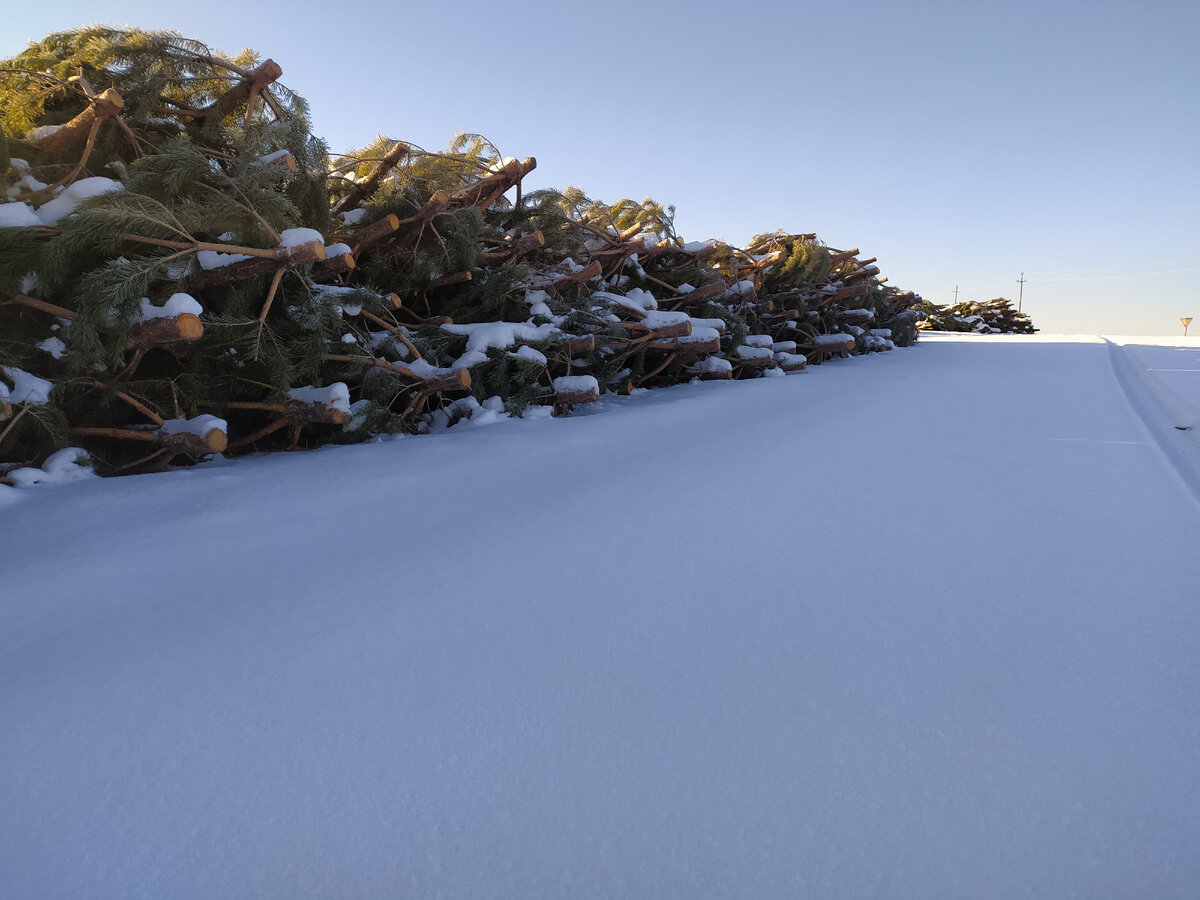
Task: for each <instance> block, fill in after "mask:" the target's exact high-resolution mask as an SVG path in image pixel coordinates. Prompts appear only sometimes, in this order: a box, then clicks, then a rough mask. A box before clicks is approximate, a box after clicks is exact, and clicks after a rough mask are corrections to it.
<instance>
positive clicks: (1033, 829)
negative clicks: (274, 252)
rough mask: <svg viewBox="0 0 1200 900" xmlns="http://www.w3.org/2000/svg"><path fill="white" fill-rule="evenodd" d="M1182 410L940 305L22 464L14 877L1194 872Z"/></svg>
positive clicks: (244, 880) (2, 795) (217, 884)
mask: <svg viewBox="0 0 1200 900" xmlns="http://www.w3.org/2000/svg"><path fill="white" fill-rule="evenodd" d="M1143 416H1144V418H1143ZM1189 416H1190V417H1191V418H1190V420H1189V419H1188V417H1189ZM494 419H495V417H486V418H484V419H481V421H488V420H490V421H494ZM1198 422H1200V341H1197V340H1194V339H1189V340H1187V341H1173V342H1170V343H1164V344H1160V345H1155V344H1154V343H1153V342H1150V341H1147V340H1145V339H1130V340H1128V341H1121V340H1116V341H1114V342H1112V343H1108V342H1105V341H1103V340H1101V339H1098V338H1078V337H1072V338H1063V337H1054V336H1042V335H1039V336H1036V337H1032V338H1012V337H1003V338H980V337H975V336H937V335H933V336H927V337H926V338H924V339H923V340H922V342H921V344H920V345H919V346H917V347H915V348H912V349H910V350H902V351H897V352H894V353H886V354H878V355H873V356H870V357H865V358H858V359H852V360H839V361H834V362H832V363H830V364H828V365H825V366H821V367H819V368H817V369H814V370H812V371H810V372H807V373H805V374H802V375H791V376H788V377H786V378H771V379H761V380H757V381H749V382H735V383H721V382H713V383H706V384H702V385H692V386H682V387H679V388H673V389H668V390H663V391H655V392H650V393H645V394H639V395H635V396H633V397H630V398H614V399H606V400H604V401H602V402H601V403H600V404H596V405H594V406H593V407H592V408H589V409H586V410H584V411H583V412H582V413H581V414H579V415H576V416H573V417H570V418H566V419H553V420H551V419H539V420H533V421H508V420H501V421H497V422H495V424H492V425H491V426H490V427H479V426H475V425H471V424H463V425H459V426H456V427H455V428H453V429H452V430H451V431H450V432H449V433H446V434H442V435H434V436H429V437H423V438H405V439H401V440H398V441H393V442H387V443H380V444H374V445H367V446H356V447H345V448H331V449H326V450H322V451H318V452H314V453H308V454H289V455H275V456H270V457H266V458H261V459H250V460H242V461H238V462H233V463H216V464H212V465H209V466H205V467H200V468H196V469H191V470H183V471H176V472H171V473H168V474H165V475H158V476H145V477H135V478H125V479H112V480H100V479H87V480H82V481H75V482H72V483H69V484H59V485H50V486H37V487H30V488H22V489H19V490H14V489H9V490H8V491H7V492H6V493H5V495H4V497H3V498H0V499H2V500H3V501H4V502H3V503H2V504H0V596H2V600H0V614H2V618H0V723H2V725H0V727H2V729H3V737H2V738H0V810H2V812H0V894H3V895H4V896H7V897H71V898H82V897H102V898H108V897H124V898H133V897H147V898H160V897H175V898H179V897H197V898H212V897H225V898H235V897H281V898H283V897H287V898H292V897H341V898H356V897H383V896H388V897H420V898H430V897H455V898H459V897H461V898H488V897H503V898H535V897H570V898H591V897H679V898H698V897H735V896H737V897H866V896H879V897H889V898H891V897H912V898H937V897H985V896H986V897H1006V898H1008V897H1055V898H1058V897H1070V896H1078V897H1087V898H1097V897H1155V898H1166V897H1195V896H1198V895H1200V852H1197V848H1200V777H1198V773H1200V503H1198V502H1197V488H1198V487H1200V480H1198V479H1197V477H1196V473H1197V472H1200V468H1196V469H1191V468H1189V466H1190V465H1192V464H1193V463H1194V462H1195V460H1196V458H1197V453H1200V443H1197V441H1200V426H1198V424H1197V423H1198ZM1180 428H1188V429H1189V430H1186V431H1183V430H1179V429H1180Z"/></svg>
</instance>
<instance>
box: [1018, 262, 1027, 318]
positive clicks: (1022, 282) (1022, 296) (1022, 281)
mask: <svg viewBox="0 0 1200 900" xmlns="http://www.w3.org/2000/svg"><path fill="white" fill-rule="evenodd" d="M1017 284H1019V285H1020V286H1021V293H1019V294H1018V295H1017V312H1020V311H1021V301H1023V300H1024V299H1025V273H1024V272H1022V273H1021V277H1020V278H1018V279H1017Z"/></svg>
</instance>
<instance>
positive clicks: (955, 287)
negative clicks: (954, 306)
mask: <svg viewBox="0 0 1200 900" xmlns="http://www.w3.org/2000/svg"><path fill="white" fill-rule="evenodd" d="M954 302H955V303H957V302H958V285H957V284H956V285H955V286H954Z"/></svg>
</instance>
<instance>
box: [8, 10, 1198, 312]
mask: <svg viewBox="0 0 1200 900" xmlns="http://www.w3.org/2000/svg"><path fill="white" fill-rule="evenodd" d="M98 13H100V14H102V15H103V16H104V19H103V21H104V22H106V23H109V24H117V25H136V26H140V27H142V28H169V29H174V30H176V31H179V32H181V33H183V34H184V35H186V36H188V37H193V38H197V39H199V40H202V41H205V42H206V43H208V44H209V45H210V46H212V47H214V48H215V49H218V50H223V51H227V52H234V51H236V50H239V49H241V48H242V47H245V46H250V47H253V48H255V49H256V50H258V51H260V52H261V53H262V54H264V55H266V56H270V57H272V58H273V59H275V60H276V61H277V62H278V63H279V64H280V65H281V66H282V67H283V70H284V77H283V81H284V83H285V84H287V85H288V86H289V87H291V88H293V89H294V90H296V91H298V92H299V93H300V94H302V95H303V96H305V97H306V98H307V99H308V100H309V102H310V103H311V105H312V113H313V121H314V128H315V131H316V133H317V134H319V135H320V136H322V137H324V138H325V139H326V140H327V141H328V142H329V144H330V145H331V147H332V148H333V149H334V150H343V149H349V148H352V147H356V146H362V145H363V144H365V143H367V142H368V141H369V140H371V139H372V138H373V137H374V136H375V135H376V134H377V133H384V134H387V135H388V136H390V137H393V138H396V139H403V140H408V141H412V142H414V143H417V144H419V145H421V146H423V147H426V148H427V149H440V148H442V147H444V146H445V144H446V143H447V141H448V140H449V138H450V136H451V135H452V134H453V133H454V132H455V131H458V130H466V131H476V132H479V133H481V134H484V135H485V136H487V137H488V138H490V139H491V140H492V141H493V142H494V143H495V144H496V145H497V146H498V147H499V148H500V150H501V152H503V153H504V154H506V155H509V156H517V157H523V156H536V157H537V159H538V168H537V170H536V172H534V174H533V176H532V178H531V180H530V182H529V184H530V186H532V187H547V186H550V187H565V186H567V185H568V184H577V185H579V186H580V187H582V188H583V189H584V190H586V191H587V192H588V193H589V194H590V195H591V196H593V197H596V198H599V199H605V200H608V201H610V202H611V201H613V200H616V199H619V198H621V197H625V196H629V197H634V198H635V199H641V198H642V197H647V196H652V197H654V198H655V199H658V200H660V201H662V202H663V203H673V204H675V205H676V207H677V208H678V215H677V218H676V226H677V228H678V230H679V233H680V234H681V235H683V236H684V237H685V238H688V239H702V238H707V237H719V238H722V239H724V240H728V241H731V242H733V243H739V244H741V243H744V242H745V241H746V240H747V239H748V238H749V237H750V235H751V234H753V233H755V232H758V231H773V230H775V229H776V228H783V229H784V230H786V231H816V232H817V233H818V234H819V235H820V236H821V237H822V238H823V239H824V240H825V241H826V242H827V243H829V244H830V245H832V246H835V247H839V248H845V247H849V246H857V247H859V248H861V249H862V251H863V252H864V254H866V255H869V256H877V257H879V264H880V266H881V267H882V269H883V272H884V273H885V274H887V275H888V276H889V277H890V279H891V283H892V284H896V285H898V286H901V287H905V288H911V289H912V290H915V291H917V292H918V293H920V294H922V295H924V296H925V297H927V298H928V299H931V300H934V301H935V302H940V303H944V302H949V301H950V300H952V299H953V296H954V288H955V286H956V285H958V286H959V287H960V289H961V290H960V295H959V296H960V298H971V299H988V298H991V297H995V296H1008V297H1011V298H1013V299H1016V296H1017V278H1018V276H1019V275H1020V273H1021V272H1024V273H1025V277H1026V279H1028V282H1027V283H1026V285H1025V297H1024V305H1025V310H1026V311H1027V312H1029V313H1030V314H1031V315H1032V316H1033V318H1034V323H1035V324H1036V325H1038V326H1039V327H1040V328H1042V330H1043V331H1050V332H1088V333H1097V332H1104V333H1125V334H1174V333H1178V332H1180V331H1181V328H1180V325H1179V321H1178V318H1179V317H1180V316H1183V315H1194V316H1196V317H1197V319H1198V320H1200V290H1198V289H1197V287H1196V285H1197V282H1198V281H1200V52H1197V49H1196V45H1195V40H1196V35H1197V34H1198V33H1200V3H1198V2H1196V0H1142V2H1137V3H1134V2H1111V0H1096V2H1063V0H1041V2H1036V3H1034V2H1025V0H1009V2H993V0H984V2H974V3H972V2H962V0H957V2H910V3H900V2H883V0H869V2H857V3H845V2H843V3H820V4H817V3H811V4H796V3H791V2H761V0H742V2H740V3H736V4H724V3H722V4H716V3H689V4H685V3H655V2H652V0H642V2H638V3H627V2H623V0H609V2H606V3H603V4H595V3H587V4H581V3H574V2H570V0H561V2H543V0H526V2H524V3H518V4H503V3H496V2H487V3H481V2H475V0H458V2H450V3H438V2H436V0H426V2H422V3H410V2H391V3H384V2H380V0H360V2H357V3H353V4H350V3H347V4H330V3H321V4H314V3H306V2H292V3H289V4H285V5H283V6H279V5H274V4H261V3H246V2H239V3H232V2H228V0H211V2H205V3H188V4H179V5H176V4H173V3H172V4H168V3H165V2H162V0H158V2H149V0H108V2H105V3H104V4H101V5H99V6H97V5H96V4H95V3H84V2H82V0H54V2H51V3H42V4H37V3H22V4H19V5H18V6H17V7H16V8H14V9H12V10H9V11H8V12H6V13H5V27H4V29H3V33H2V34H0V56H4V57H7V56H11V55H13V54H15V53H17V52H19V51H20V50H21V49H23V47H24V46H25V43H26V42H27V41H28V40H32V39H37V38H40V37H42V36H44V35H45V34H47V33H49V32H51V31H57V30H62V29H67V28H73V27H77V26H79V25H83V24H86V23H88V22H91V21H94V20H95V17H96V15H97V14H98Z"/></svg>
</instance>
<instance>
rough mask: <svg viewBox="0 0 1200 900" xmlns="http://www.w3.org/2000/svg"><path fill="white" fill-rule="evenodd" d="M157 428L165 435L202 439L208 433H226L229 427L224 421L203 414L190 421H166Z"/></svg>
mask: <svg viewBox="0 0 1200 900" xmlns="http://www.w3.org/2000/svg"><path fill="white" fill-rule="evenodd" d="M159 428H160V430H162V431H164V432H166V433H167V434H197V435H199V436H200V437H204V436H205V435H206V434H208V433H209V432H210V431H221V432H227V431H228V430H229V425H228V423H227V422H226V421H225V420H224V419H219V418H217V417H216V416H210V415H207V414H205V415H200V416H196V417H195V418H191V419H167V421H165V422H163V424H162V425H161V426H159Z"/></svg>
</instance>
